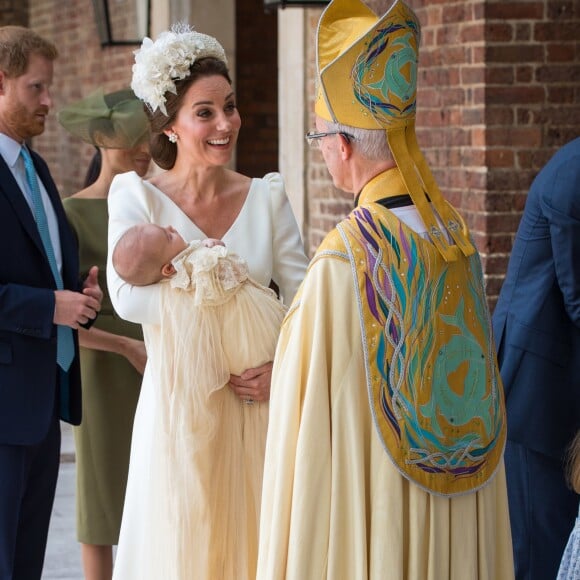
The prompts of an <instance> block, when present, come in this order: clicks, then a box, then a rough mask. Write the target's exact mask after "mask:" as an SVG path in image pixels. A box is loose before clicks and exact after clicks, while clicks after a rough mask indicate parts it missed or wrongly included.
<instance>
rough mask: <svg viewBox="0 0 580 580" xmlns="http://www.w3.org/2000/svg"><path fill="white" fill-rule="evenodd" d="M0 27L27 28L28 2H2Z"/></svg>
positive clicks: (20, 0)
mask: <svg viewBox="0 0 580 580" xmlns="http://www.w3.org/2000/svg"><path fill="white" fill-rule="evenodd" d="M0 26H28V0H2V1H1V2H0Z"/></svg>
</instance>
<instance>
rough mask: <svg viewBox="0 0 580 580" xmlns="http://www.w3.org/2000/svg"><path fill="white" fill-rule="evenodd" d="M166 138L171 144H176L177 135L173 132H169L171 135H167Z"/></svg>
mask: <svg viewBox="0 0 580 580" xmlns="http://www.w3.org/2000/svg"><path fill="white" fill-rule="evenodd" d="M167 138H168V139H169V141H170V142H171V143H177V133H176V132H175V131H171V133H169V135H167Z"/></svg>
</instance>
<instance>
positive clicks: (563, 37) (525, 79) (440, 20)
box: [307, 0, 580, 306]
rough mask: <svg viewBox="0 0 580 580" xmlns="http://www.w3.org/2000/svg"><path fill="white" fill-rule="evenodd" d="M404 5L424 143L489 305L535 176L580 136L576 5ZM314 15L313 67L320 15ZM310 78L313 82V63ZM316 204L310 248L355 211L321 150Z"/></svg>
mask: <svg viewBox="0 0 580 580" xmlns="http://www.w3.org/2000/svg"><path fill="white" fill-rule="evenodd" d="M408 1H409V4H410V5H411V6H412V7H413V9H414V10H415V11H416V12H417V15H418V17H419V19H420V21H421V24H422V31H423V39H422V45H421V52H420V73H419V77H418V83H419V90H418V97H417V105H418V115H417V127H418V130H417V135H418V140H419V144H420V146H421V148H422V150H423V152H424V154H425V156H426V157H427V159H428V161H429V163H430V165H431V168H432V170H433V172H434V174H435V177H436V179H437V181H438V183H439V186H440V187H441V189H442V191H443V193H444V194H445V195H446V197H447V198H448V199H449V200H450V201H452V203H454V204H455V205H456V206H457V207H458V208H459V210H460V211H461V213H462V214H463V215H464V217H465V219H466V221H467V223H468V225H469V227H470V228H471V230H472V233H473V236H474V238H475V241H476V244H477V246H478V248H479V250H480V251H481V253H482V256H483V260H484V267H485V270H486V279H487V290H488V295H489V300H490V304H492V306H493V304H494V303H495V300H496V298H497V294H498V292H499V290H500V288H501V283H502V281H503V277H504V274H505V269H506V266H507V260H508V258H509V252H510V250H511V245H512V242H513V236H514V233H515V230H516V228H517V225H518V223H519V219H520V216H521V211H522V208H523V205H524V203H525V198H526V193H527V190H528V188H529V185H530V183H531V181H532V180H533V178H534V176H535V175H536V174H537V172H538V171H539V169H540V168H541V167H542V166H543V165H544V163H545V162H546V161H547V159H549V157H550V156H551V155H552V154H553V152H554V151H555V150H556V149H557V148H558V147H559V146H561V145H562V144H564V143H566V142H568V141H570V140H571V139H572V138H574V137H576V136H578V135H580V104H579V103H580V1H578V0H569V1H559V0H536V1H533V0H530V1H525V2H524V1H516V0H513V1H506V0H486V1H484V0H456V1H451V0H408ZM367 3H368V5H369V6H371V7H372V8H374V9H375V10H380V9H384V4H385V2H384V1H383V2H378V1H375V2H373V1H372V0H369V1H368V2H367ZM308 12H309V19H310V20H309V24H308V26H309V29H310V42H309V47H308V51H309V54H308V60H309V62H313V60H314V49H313V39H314V32H315V30H316V23H317V22H318V18H319V16H320V10H309V11H308ZM308 78H309V83H310V86H313V84H314V83H313V78H314V68H311V69H310V70H309V71H308ZM311 99H312V97H311ZM310 110H312V101H311V103H310ZM308 204H309V212H310V216H311V222H310V228H309V230H308V236H307V246H308V249H309V251H310V253H312V252H313V251H314V250H315V249H316V247H317V246H318V244H319V243H320V241H321V239H322V237H323V236H324V234H325V233H326V232H327V231H328V230H329V229H330V228H331V227H332V226H333V225H334V223H335V222H336V221H337V219H339V218H340V217H342V216H343V215H344V213H346V212H347V211H348V210H349V208H350V206H351V196H350V195H349V196H344V195H343V194H341V193H340V192H337V191H336V190H335V189H334V188H333V187H332V185H331V184H330V181H329V179H328V177H327V174H325V169H324V166H323V163H322V159H321V157H320V156H319V154H318V152H312V153H310V156H309V168H308Z"/></svg>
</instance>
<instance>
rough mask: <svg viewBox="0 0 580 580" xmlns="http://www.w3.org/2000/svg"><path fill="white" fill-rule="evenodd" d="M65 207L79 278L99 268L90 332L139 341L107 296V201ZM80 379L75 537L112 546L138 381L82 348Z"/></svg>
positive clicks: (72, 201)
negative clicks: (99, 296)
mask: <svg viewBox="0 0 580 580" xmlns="http://www.w3.org/2000/svg"><path fill="white" fill-rule="evenodd" d="M64 207H65V210H66V213H67V216H68V219H69V221H70V224H71V226H72V227H73V229H74V230H75V232H76V235H77V238H78V243H79V258H80V271H81V273H82V274H83V275H85V274H86V273H87V272H88V270H89V269H90V267H91V266H93V265H95V264H96V265H97V266H99V284H100V286H101V289H102V290H103V302H102V308H101V312H100V313H99V316H98V317H97V320H96V322H95V325H94V326H95V328H100V329H101V330H105V331H107V332H111V333H113V334H119V335H124V336H129V337H131V338H137V339H141V340H142V338H143V336H142V331H141V326H140V325H138V324H132V323H129V322H126V321H124V320H121V319H120V318H119V317H118V316H117V315H116V314H115V313H114V311H113V307H112V305H111V300H110V298H109V293H108V291H107V284H106V258H107V225H108V210H107V200H106V199H89V198H76V197H72V198H71V197H69V198H67V199H65V200H64ZM81 376H82V392H83V418H82V423H81V425H80V426H79V427H75V428H74V436H75V448H76V462H77V486H76V503H77V510H76V512H77V537H78V540H79V542H82V543H83V544H99V545H115V544H117V543H118V540H119V529H120V527H121V515H122V511H123V501H124V498H125V487H126V483H127V472H128V469H129V451H130V447H131V431H132V428H133V417H134V415H135V408H136V406H137V399H138V397H139V390H140V387H141V378H142V377H141V375H140V374H139V373H138V372H137V371H136V370H135V368H134V367H133V366H132V365H131V364H130V363H129V362H128V361H127V359H125V358H124V357H122V356H120V355H118V354H115V353H109V352H104V351H98V350H92V349H87V348H81Z"/></svg>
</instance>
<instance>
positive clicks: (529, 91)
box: [485, 85, 545, 104]
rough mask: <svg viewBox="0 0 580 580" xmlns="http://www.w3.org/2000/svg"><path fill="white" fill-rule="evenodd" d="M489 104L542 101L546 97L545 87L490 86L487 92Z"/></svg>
mask: <svg viewBox="0 0 580 580" xmlns="http://www.w3.org/2000/svg"><path fill="white" fill-rule="evenodd" d="M485 97H486V101H487V103H488V104H494V103H512V104H516V103H518V104H528V103H542V102H543V101H544V98H545V89H544V87H543V86H542V85H538V86H514V87H489V88H488V89H487V90H486V92H485Z"/></svg>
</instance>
